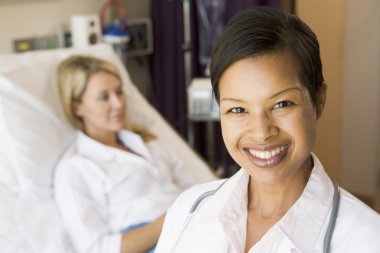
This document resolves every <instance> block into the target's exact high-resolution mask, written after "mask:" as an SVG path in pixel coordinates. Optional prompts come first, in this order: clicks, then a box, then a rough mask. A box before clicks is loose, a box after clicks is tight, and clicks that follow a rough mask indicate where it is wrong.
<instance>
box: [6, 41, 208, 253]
mask: <svg viewBox="0 0 380 253" xmlns="http://www.w3.org/2000/svg"><path fill="white" fill-rule="evenodd" d="M72 54H82V55H83V54H84V55H93V56H97V57H100V58H103V59H106V60H108V61H110V62H112V63H114V64H115V65H116V66H117V67H118V68H119V70H120V73H121V76H122V79H123V81H124V84H125V86H126V87H125V88H126V94H127V117H128V120H129V121H130V122H131V123H134V124H137V125H143V126H145V127H147V128H148V129H149V130H150V131H151V132H153V133H154V134H156V135H157V136H158V141H159V142H162V143H165V145H169V146H171V147H175V150H176V152H177V154H176V155H177V156H179V157H180V158H181V159H182V160H183V161H184V166H185V167H186V168H187V169H189V172H190V173H191V175H192V176H193V177H194V178H195V181H196V182H197V183H202V182H206V181H210V180H213V179H215V176H214V174H213V173H212V171H211V170H210V168H209V167H208V165H207V164H206V163H205V162H204V161H203V160H202V159H201V158H200V157H199V156H198V155H197V154H196V153H195V152H194V151H193V150H192V149H191V148H190V147H189V146H188V145H187V144H186V142H185V141H184V140H183V139H182V138H181V137H180V136H179V135H178V134H177V133H176V132H175V131H174V130H173V129H172V128H171V127H170V125H168V123H167V122H166V121H165V120H164V119H163V118H162V117H161V116H160V114H159V113H158V112H157V111H156V110H155V109H154V108H153V107H152V106H151V105H150V104H149V103H148V102H147V101H146V100H145V98H144V97H143V96H142V95H141V94H140V93H139V91H138V89H137V88H136V87H135V85H134V84H133V83H132V82H131V79H130V77H129V75H128V72H127V71H126V69H125V67H124V66H123V64H122V62H121V61H120V59H119V58H118V56H117V55H116V54H115V53H114V52H113V50H112V47H110V46H109V45H106V44H98V45H94V46H91V47H88V48H82V49H73V48H71V49H55V50H48V51H35V52H27V53H22V54H8V55H0V220H1V221H0V251H1V252H6V253H16V252H17V253H24V252H28V253H30V252H38V253H52V252H54V253H61V252H62V253H68V252H73V250H72V247H71V245H70V242H69V240H68V238H67V236H66V234H65V231H64V228H63V225H62V223H61V220H60V216H59V214H58V211H57V209H56V206H55V204H54V199H53V184H52V175H53V173H54V166H55V164H56V162H57V160H58V159H59V158H60V156H61V155H62V153H63V151H64V150H65V149H66V148H67V147H68V145H69V144H70V143H71V142H72V141H73V138H74V130H73V129H72V128H71V127H70V126H69V125H68V123H67V122H66V120H65V117H64V114H63V111H62V108H61V105H60V101H59V98H58V91H57V85H56V76H55V74H56V73H55V71H56V67H57V65H58V63H59V62H60V61H61V60H62V59H64V58H66V57H68V56H69V55H72Z"/></svg>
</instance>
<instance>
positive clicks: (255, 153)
mask: <svg viewBox="0 0 380 253" xmlns="http://www.w3.org/2000/svg"><path fill="white" fill-rule="evenodd" d="M288 149H289V144H285V145H281V146H278V147H275V148H271V149H266V150H257V149H245V151H246V153H247V154H248V157H249V160H250V161H251V162H252V163H253V164H254V165H255V166H257V167H260V168H270V167H274V166H276V165H277V164H279V163H280V162H281V161H282V160H283V159H284V157H285V155H286V154H287V152H288Z"/></svg>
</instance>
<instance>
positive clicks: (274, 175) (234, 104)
mask: <svg viewBox="0 0 380 253" xmlns="http://www.w3.org/2000/svg"><path fill="white" fill-rule="evenodd" d="M219 91H220V117H221V126H222V133H223V139H224V142H225V144H226V147H227V149H228V151H229V153H230V154H231V156H232V157H233V158H234V160H235V161H236V162H237V163H238V164H239V165H240V166H242V167H243V168H245V169H246V170H247V171H248V173H249V174H250V175H251V176H252V178H253V179H254V180H256V181H258V182H261V183H267V184H272V185H273V184H277V183H281V182H284V183H285V182H286V181H287V180H288V179H291V178H292V175H294V174H295V173H297V171H301V170H303V171H305V170H308V169H310V168H311V166H312V164H311V159H310V153H311V151H312V148H313V145H314V142H315V136H316V123H317V113H316V109H315V107H314V105H313V102H312V100H311V98H310V95H309V92H308V90H307V88H306V87H305V86H304V85H303V84H302V83H301V82H300V80H299V78H298V71H297V64H296V60H295V59H294V57H292V55H290V54H281V55H269V56H260V57H257V58H251V59H243V60H239V61H237V62H235V63H234V64H232V65H231V66H230V67H229V68H228V69H227V70H226V71H225V72H224V73H223V75H222V76H221V79H220V82H219ZM320 95H321V97H323V96H324V93H321V94H320ZM321 101H323V103H324V100H321Z"/></svg>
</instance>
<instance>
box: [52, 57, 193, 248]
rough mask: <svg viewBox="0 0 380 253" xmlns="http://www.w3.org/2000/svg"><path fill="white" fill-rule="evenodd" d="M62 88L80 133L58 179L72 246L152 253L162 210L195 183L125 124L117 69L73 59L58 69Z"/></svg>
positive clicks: (142, 133) (60, 166) (60, 205)
mask: <svg viewBox="0 0 380 253" xmlns="http://www.w3.org/2000/svg"><path fill="white" fill-rule="evenodd" d="M58 86H59V94H60V98H61V102H62V105H63V109H64V113H65V115H66V118H67V119H68V121H69V122H70V124H71V125H72V126H73V127H74V128H76V129H78V132H77V135H76V140H75V142H74V143H73V144H72V145H71V146H70V148H69V149H68V150H67V152H66V153H65V156H64V157H63V159H62V160H61V161H60V162H59V163H58V166H57V168H56V172H55V177H54V184H55V187H54V189H55V190H54V194H55V200H56V203H57V206H58V209H59V211H60V214H61V216H62V218H63V221H64V224H65V226H66V228H67V230H68V233H69V237H70V239H71V241H72V243H73V245H74V248H75V249H76V251H77V252H80V253H85V252H107V253H112V252H115V253H116V252H147V251H149V252H152V251H153V249H152V247H154V245H155V244H156V242H157V240H158V237H159V234H160V232H161V228H162V223H163V217H164V213H165V211H166V210H167V208H168V207H169V206H170V205H171V204H172V202H173V201H174V200H175V198H176V197H177V196H178V194H179V193H180V192H182V191H183V190H184V189H186V188H187V187H188V186H190V185H192V184H193V180H192V179H191V177H190V175H187V174H186V171H185V170H183V169H182V166H181V161H180V160H178V159H177V158H175V157H174V156H173V153H169V152H167V150H168V148H167V147H162V145H161V146H160V145H159V144H158V143H157V142H156V141H155V136H154V135H153V134H150V133H149V132H148V131H147V130H146V129H138V131H137V132H136V131H135V132H134V131H131V129H133V127H130V126H128V124H126V119H125V103H126V97H125V94H124V91H123V85H122V79H121V77H120V75H119V73H118V70H117V69H116V67H115V66H114V65H112V64H111V63H109V62H107V61H104V60H101V59H99V58H95V57H90V56H80V55H74V56H71V57H69V58H67V59H66V60H64V61H63V62H62V63H61V64H60V65H59V67H58ZM125 92H128V90H127V91H125ZM126 126H127V127H126Z"/></svg>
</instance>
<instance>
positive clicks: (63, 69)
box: [57, 55, 155, 142]
mask: <svg viewBox="0 0 380 253" xmlns="http://www.w3.org/2000/svg"><path fill="white" fill-rule="evenodd" d="M99 72H105V73H108V74H111V75H113V76H115V77H116V78H118V79H119V80H121V77H120V75H119V72H118V70H117V68H116V67H115V66H114V65H113V64H111V63H110V62H107V61H105V60H102V59H99V58H95V57H92V56H82V55H74V56H71V57H69V58H67V59H65V60H64V61H62V62H61V63H60V64H59V66H58V69H57V77H58V90H59V96H60V99H61V103H62V106H63V111H64V113H65V116H66V118H67V120H68V121H69V123H70V124H71V125H72V126H73V127H75V128H78V129H80V130H82V131H83V130H84V125H83V121H82V119H81V118H80V117H78V116H77V115H76V114H75V112H74V109H73V103H74V102H78V103H80V102H81V100H82V96H83V94H84V92H85V90H86V86H87V83H88V80H89V79H90V78H91V77H92V76H93V75H94V74H96V73H99ZM125 127H126V128H127V129H129V130H131V131H134V132H136V133H137V134H140V135H141V137H142V138H143V139H144V141H145V142H147V141H150V140H152V139H155V136H154V135H153V134H151V133H149V132H148V131H147V130H146V129H144V128H142V127H136V126H131V125H129V124H128V122H127V121H126V122H125Z"/></svg>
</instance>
